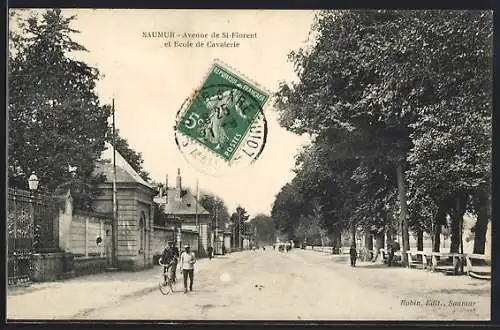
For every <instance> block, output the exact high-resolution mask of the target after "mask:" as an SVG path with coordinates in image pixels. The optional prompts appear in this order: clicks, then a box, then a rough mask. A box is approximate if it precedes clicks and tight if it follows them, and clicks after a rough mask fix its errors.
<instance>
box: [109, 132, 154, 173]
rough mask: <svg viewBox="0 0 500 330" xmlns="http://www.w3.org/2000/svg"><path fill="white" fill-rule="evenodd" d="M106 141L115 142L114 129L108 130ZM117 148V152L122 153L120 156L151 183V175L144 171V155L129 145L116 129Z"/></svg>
mask: <svg viewBox="0 0 500 330" xmlns="http://www.w3.org/2000/svg"><path fill="white" fill-rule="evenodd" d="M106 141H107V142H110V143H112V142H113V130H112V128H109V129H108V132H107V135H106ZM114 142H115V148H116V151H118V152H119V153H120V155H122V156H123V158H125V160H126V161H127V162H128V163H129V164H130V166H132V168H133V169H134V170H135V171H136V172H137V173H138V174H139V175H140V176H141V178H143V179H144V180H145V181H151V178H150V175H149V173H148V172H147V171H146V170H145V169H144V167H143V163H144V159H143V158H142V153H140V152H137V151H135V150H134V149H132V148H131V147H130V145H129V144H128V141H127V139H125V138H124V137H122V136H121V135H120V130H119V129H115V139H114Z"/></svg>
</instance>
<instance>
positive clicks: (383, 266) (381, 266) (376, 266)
mask: <svg viewBox="0 0 500 330" xmlns="http://www.w3.org/2000/svg"><path fill="white" fill-rule="evenodd" d="M355 268H368V269H393V268H402V267H401V266H391V267H389V266H387V265H386V264H379V263H371V264H368V263H367V264H357V265H356V267H355Z"/></svg>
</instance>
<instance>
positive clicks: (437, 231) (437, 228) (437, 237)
mask: <svg viewBox="0 0 500 330" xmlns="http://www.w3.org/2000/svg"><path fill="white" fill-rule="evenodd" d="M441 226H442V224H441V223H439V224H436V225H434V234H433V236H434V240H433V241H434V242H433V245H434V246H433V247H432V252H439V248H440V247H441Z"/></svg>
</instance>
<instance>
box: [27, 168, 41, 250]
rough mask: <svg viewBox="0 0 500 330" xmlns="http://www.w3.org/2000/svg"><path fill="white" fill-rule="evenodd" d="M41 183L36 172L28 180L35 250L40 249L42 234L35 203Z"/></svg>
mask: <svg viewBox="0 0 500 330" xmlns="http://www.w3.org/2000/svg"><path fill="white" fill-rule="evenodd" d="M39 182H40V181H39V180H38V177H37V176H36V174H35V172H31V175H30V177H29V178H28V187H29V188H30V215H31V221H32V223H33V228H34V230H33V238H34V242H33V243H34V244H33V245H34V246H33V247H34V248H35V249H38V248H39V245H40V237H39V235H40V233H39V230H38V228H37V226H36V224H35V201H34V194H35V191H36V190H37V189H38V183H39Z"/></svg>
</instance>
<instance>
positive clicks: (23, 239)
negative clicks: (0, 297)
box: [7, 188, 59, 285]
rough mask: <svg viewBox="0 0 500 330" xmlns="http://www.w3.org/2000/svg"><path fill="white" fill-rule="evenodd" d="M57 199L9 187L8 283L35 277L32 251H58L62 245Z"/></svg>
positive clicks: (25, 280)
mask: <svg viewBox="0 0 500 330" xmlns="http://www.w3.org/2000/svg"><path fill="white" fill-rule="evenodd" d="M58 211H59V208H58V205H57V200H56V199H55V198H53V197H50V196H45V195H40V194H33V193H30V192H28V191H24V190H19V189H12V188H9V189H8V212H7V218H8V220H7V231H8V241H7V249H8V262H7V264H8V267H7V268H8V284H9V285H12V284H20V283H25V282H29V281H30V280H31V271H32V262H31V260H32V258H31V256H32V254H33V253H34V252H54V251H57V250H58V246H59V227H58V224H59V222H58V217H57V215H58Z"/></svg>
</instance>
